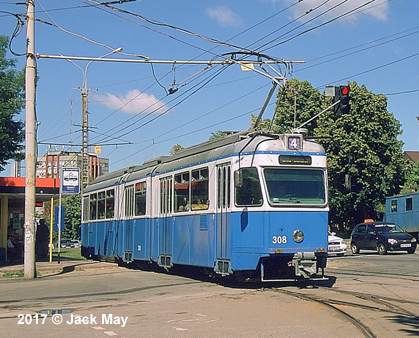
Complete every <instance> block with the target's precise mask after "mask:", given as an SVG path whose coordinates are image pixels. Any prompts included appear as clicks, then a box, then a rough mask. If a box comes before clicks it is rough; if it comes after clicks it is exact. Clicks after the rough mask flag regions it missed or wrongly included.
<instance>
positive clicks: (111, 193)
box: [105, 189, 115, 218]
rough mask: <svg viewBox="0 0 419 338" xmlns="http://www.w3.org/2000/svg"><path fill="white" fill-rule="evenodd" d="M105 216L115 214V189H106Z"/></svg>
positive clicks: (108, 216) (109, 216)
mask: <svg viewBox="0 0 419 338" xmlns="http://www.w3.org/2000/svg"><path fill="white" fill-rule="evenodd" d="M105 213H106V214H105V218H113V217H114V215H115V190H114V189H109V190H106V210H105Z"/></svg>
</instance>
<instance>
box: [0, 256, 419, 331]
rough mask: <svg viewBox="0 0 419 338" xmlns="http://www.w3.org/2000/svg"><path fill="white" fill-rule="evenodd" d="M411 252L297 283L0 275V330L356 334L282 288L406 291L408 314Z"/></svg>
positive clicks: (106, 274) (333, 263)
mask: <svg viewBox="0 0 419 338" xmlns="http://www.w3.org/2000/svg"><path fill="white" fill-rule="evenodd" d="M418 259H419V254H418V253H416V254H414V255H407V254H390V255H386V256H379V255H377V254H375V253H373V252H371V253H365V254H361V255H350V254H349V255H347V256H345V257H342V258H331V259H330V260H329V264H328V269H327V271H326V273H327V275H328V276H329V280H328V281H326V282H320V283H314V284H313V285H311V284H309V285H304V287H302V285H296V284H294V283H276V284H263V285H261V284H230V283H224V282H223V281H222V282H221V283H220V282H214V281H206V280H203V279H200V278H195V277H191V276H179V275H172V274H167V273H160V272H153V271H141V270H135V269H126V268H113V269H103V268H102V269H91V270H84V271H83V270H82V271H78V270H71V269H69V270H68V272H67V273H58V274H57V273H53V274H50V275H46V276H43V277H41V278H37V279H35V280H24V279H0V287H1V290H2V291H1V293H0V332H1V336H2V337H25V336H27V337H70V336H71V337H74V336H85V337H106V336H115V337H210V336H215V337H335V336H339V337H362V336H365V334H362V332H361V331H360V329H359V327H357V326H356V325H354V324H353V323H352V322H350V321H348V319H347V318H345V317H344V316H342V314H341V313H339V312H338V311H336V310H335V309H333V308H331V307H330V306H324V305H322V304H320V303H318V302H314V301H309V300H307V298H300V297H296V296H295V295H292V294H291V293H294V292H304V293H306V294H307V295H309V296H317V297H323V298H324V297H326V296H325V295H324V294H325V293H328V292H329V291H330V290H334V291H351V292H355V291H356V292H363V293H365V294H374V295H379V296H380V297H393V298H395V297H397V299H399V300H400V299H409V300H410V301H412V303H411V304H409V311H411V312H409V313H414V314H416V316H417V314H419V295H418V293H417V291H416V290H417V286H418V285H419V284H418V283H419V270H418V269H417V267H418V266H419V264H418ZM319 285H320V286H325V288H317V286H319ZM283 291H287V292H288V291H289V292H291V293H290V294H287V293H285V292H283ZM329 293H330V292H329ZM345 297H348V296H347V295H345ZM340 301H341V302H342V301H343V300H340ZM345 301H346V302H347V304H349V301H348V300H345ZM351 302H352V303H353V304H354V305H353V306H348V305H347V304H346V305H345V306H344V307H343V308H342V309H343V311H346V310H348V308H350V309H349V310H350V311H352V315H355V316H356V314H357V313H360V311H369V312H367V313H366V314H363V315H362V317H364V318H365V317H368V316H369V317H371V318H370V323H371V324H370V326H371V330H372V331H373V332H376V333H379V335H376V336H379V337H386V336H388V337H394V335H395V334H397V336H398V337H400V336H404V334H406V336H411V334H412V332H413V333H414V334H416V335H417V334H419V323H418V325H412V324H411V323H410V325H409V326H408V325H407V324H406V323H404V322H403V321H401V320H399V321H394V320H392V321H390V320H387V319H386V318H387V317H388V316H386V315H387V314H388V313H385V315H383V316H378V315H379V313H378V310H377V309H374V311H371V307H372V306H371V305H370V304H369V305H368V306H365V305H364V306H363V308H362V309H361V308H356V306H357V305H356V304H355V303H360V301H353V300H352V301H351ZM415 302H417V304H416V303H415ZM374 306H375V307H376V306H377V305H374ZM368 307H369V308H368ZM386 309H387V305H386ZM386 311H388V309H387V310H386ZM374 316H377V318H375V317H374ZM378 317H380V318H378ZM414 318H415V317H413V321H414ZM416 318H417V317H416ZM378 320H382V322H380V324H379V325H375V324H376V323H374V322H376V321H378ZM413 324H414V323H413Z"/></svg>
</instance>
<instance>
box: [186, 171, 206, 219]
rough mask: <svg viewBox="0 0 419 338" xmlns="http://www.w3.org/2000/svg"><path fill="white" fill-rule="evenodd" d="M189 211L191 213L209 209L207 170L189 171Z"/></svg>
mask: <svg viewBox="0 0 419 338" xmlns="http://www.w3.org/2000/svg"><path fill="white" fill-rule="evenodd" d="M190 190H191V192H190V196H191V199H190V200H191V202H192V203H191V209H192V210H193V211H198V210H207V209H208V208H209V169H208V167H205V168H199V169H195V170H192V171H191V184H190Z"/></svg>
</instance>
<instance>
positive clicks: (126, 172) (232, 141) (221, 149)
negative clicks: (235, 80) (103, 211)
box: [85, 129, 324, 192]
mask: <svg viewBox="0 0 419 338" xmlns="http://www.w3.org/2000/svg"><path fill="white" fill-rule="evenodd" d="M283 136H284V135H282V134H273V133H271V132H266V131H261V130H253V129H249V130H247V131H242V132H237V133H234V134H231V135H227V136H224V137H220V138H216V139H213V140H209V141H206V142H203V143H200V144H197V145H194V146H191V147H188V148H185V149H182V150H180V151H178V152H176V154H174V155H171V156H161V157H157V158H154V159H152V160H149V161H145V162H144V163H143V164H142V165H135V166H130V167H127V168H124V169H120V170H117V171H114V172H111V173H109V174H106V175H102V176H99V177H98V178H97V179H95V180H94V181H93V182H91V183H90V184H89V185H88V186H87V187H86V189H85V191H86V192H88V191H91V190H95V189H100V188H102V187H105V186H109V185H112V184H115V183H117V182H118V181H120V180H124V181H125V179H127V178H129V179H136V178H141V177H145V176H147V175H148V174H150V173H151V172H152V171H154V170H156V171H157V172H166V171H169V170H172V169H176V168H181V167H183V166H185V167H186V166H188V165H191V164H193V163H201V162H205V161H206V160H209V159H213V158H217V157H220V156H225V155H228V154H232V153H234V152H236V151H238V150H237V149H240V151H244V150H245V149H246V148H247V147H250V148H251V146H252V142H249V141H253V139H256V138H257V137H268V138H271V139H273V140H275V139H281V138H282V137H283ZM239 143H240V144H239ZM310 143H313V144H316V147H315V148H316V149H314V148H313V147H310V149H307V150H308V151H319V150H320V151H324V150H323V147H322V146H321V145H319V144H317V143H315V142H310ZM124 177H125V179H124Z"/></svg>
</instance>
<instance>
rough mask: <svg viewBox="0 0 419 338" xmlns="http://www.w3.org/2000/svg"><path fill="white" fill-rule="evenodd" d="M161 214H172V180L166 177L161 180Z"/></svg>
mask: <svg viewBox="0 0 419 338" xmlns="http://www.w3.org/2000/svg"><path fill="white" fill-rule="evenodd" d="M160 212H161V213H162V214H170V213H171V212H172V178H171V177H165V178H162V179H161V180H160Z"/></svg>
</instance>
